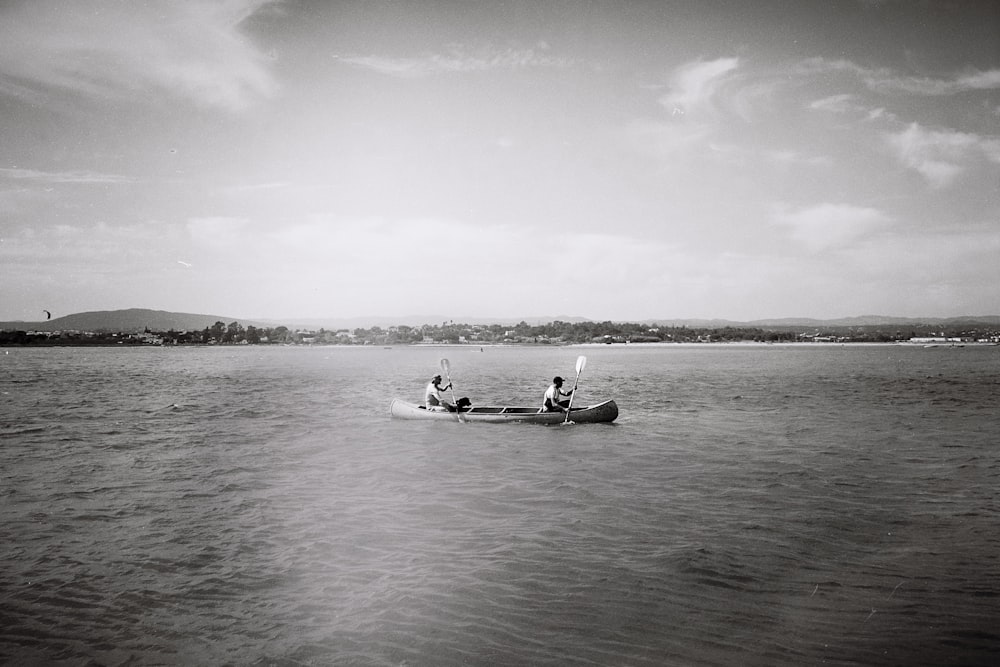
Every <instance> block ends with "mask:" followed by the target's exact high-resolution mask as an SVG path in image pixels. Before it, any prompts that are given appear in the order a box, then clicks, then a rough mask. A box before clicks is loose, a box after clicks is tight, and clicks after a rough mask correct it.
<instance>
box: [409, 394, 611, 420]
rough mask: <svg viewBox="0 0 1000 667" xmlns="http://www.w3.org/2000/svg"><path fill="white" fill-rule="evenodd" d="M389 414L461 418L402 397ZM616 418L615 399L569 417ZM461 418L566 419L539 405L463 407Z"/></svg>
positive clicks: (442, 418) (575, 412) (578, 418)
mask: <svg viewBox="0 0 1000 667" xmlns="http://www.w3.org/2000/svg"><path fill="white" fill-rule="evenodd" d="M389 414H390V415H392V416H393V417H394V418H396V419H431V420H434V419H437V420H440V421H451V422H457V421H458V415H457V414H456V413H454V412H437V411H434V410H426V409H424V408H422V407H420V406H419V405H414V404H413V403H407V402H405V401H400V400H399V399H393V401H392V403H391V404H390V405H389ZM617 418H618V405H617V404H616V403H615V402H614V401H613V400H612V401H604V402H603V403H598V404H596V405H590V406H587V407H583V408H573V411H572V412H571V413H570V418H569V420H570V421H571V422H573V423H574V424H599V423H607V422H613V421H614V420H615V419H617ZM462 419H463V420H464V421H469V422H485V423H488V424H561V423H562V422H563V421H565V419H566V415H565V414H564V413H562V412H539V411H538V408H525V407H509V406H506V407H505V406H486V407H473V408H471V409H469V410H466V411H463V412H462Z"/></svg>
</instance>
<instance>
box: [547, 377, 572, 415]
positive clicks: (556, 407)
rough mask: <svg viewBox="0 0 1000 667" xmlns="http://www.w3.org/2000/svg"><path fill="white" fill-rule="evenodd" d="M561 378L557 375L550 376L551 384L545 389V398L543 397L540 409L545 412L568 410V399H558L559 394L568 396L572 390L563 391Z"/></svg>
mask: <svg viewBox="0 0 1000 667" xmlns="http://www.w3.org/2000/svg"><path fill="white" fill-rule="evenodd" d="M562 386H563V379H562V378H561V377H559V376H558V375H557V376H555V377H554V378H552V384H550V385H549V388H548V389H546V390H545V398H544V399H543V403H542V409H543V410H545V412H568V411H569V405H570V402H569V401H563V400H560V399H559V397H560V396H570V395H572V393H573V390H572V389H570V390H569V391H563V389H562Z"/></svg>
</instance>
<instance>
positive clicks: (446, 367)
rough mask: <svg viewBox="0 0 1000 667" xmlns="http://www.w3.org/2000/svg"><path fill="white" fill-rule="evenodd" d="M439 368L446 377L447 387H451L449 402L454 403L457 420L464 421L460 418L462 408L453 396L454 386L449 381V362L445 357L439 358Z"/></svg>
mask: <svg viewBox="0 0 1000 667" xmlns="http://www.w3.org/2000/svg"><path fill="white" fill-rule="evenodd" d="M441 370H443V371H444V376H445V377H446V378H448V387H449V388H450V389H451V402H452V403H454V404H455V415H456V416H457V417H458V421H460V422H463V423H464V422H465V419H463V418H462V409H461V408H459V407H458V400H457V399H456V398H455V386H454V385H453V384H452V383H451V364H450V363H449V362H448V360H447V359H442V360H441Z"/></svg>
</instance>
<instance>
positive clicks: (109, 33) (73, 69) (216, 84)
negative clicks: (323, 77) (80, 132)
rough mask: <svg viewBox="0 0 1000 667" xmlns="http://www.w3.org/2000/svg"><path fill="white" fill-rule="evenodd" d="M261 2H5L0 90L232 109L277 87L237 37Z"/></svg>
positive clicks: (33, 96) (262, 60)
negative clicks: (152, 94)
mask: <svg viewBox="0 0 1000 667" xmlns="http://www.w3.org/2000/svg"><path fill="white" fill-rule="evenodd" d="M263 4H266V2H265V0H242V1H239V0H238V1H230V2H211V3H209V2H201V3H131V2H127V3H120V2H111V1H110V0H93V1H91V2H78V3H72V4H70V5H67V4H65V3H62V2H56V1H54V0H35V1H33V2H25V3H15V4H13V5H8V6H7V7H6V8H4V9H3V10H0V87H2V89H3V90H5V91H6V92H8V93H9V94H13V95H18V96H19V97H27V98H28V99H29V101H35V102H37V100H38V99H39V98H40V96H41V98H42V99H44V98H45V94H46V91H48V90H50V89H52V88H57V89H62V90H70V91H73V92H75V93H78V94H80V95H84V96H88V97H96V98H116V99H125V98H128V97H131V96H134V95H135V92H136V91H145V90H162V91H166V92H168V93H169V94H171V95H173V96H176V97H180V98H185V99H188V100H190V101H192V102H194V103H196V104H198V105H200V106H204V107H216V108H224V109H228V110H231V111H238V110H240V109H243V108H245V107H247V106H248V105H250V104H252V103H254V102H255V101H256V100H258V99H260V98H263V97H266V96H268V95H271V94H273V92H274V90H275V83H274V81H273V80H272V77H271V75H270V73H269V71H268V69H267V67H266V62H267V60H268V59H267V58H266V56H265V55H263V54H262V53H260V52H259V50H258V49H257V48H256V47H255V46H254V45H253V44H252V43H251V42H250V41H249V40H248V39H247V38H246V36H245V35H243V34H242V33H241V31H240V24H241V23H242V22H243V20H244V19H246V18H247V17H248V16H250V15H251V14H253V13H254V12H255V11H257V10H258V9H259V8H260V7H261V6H262V5H263Z"/></svg>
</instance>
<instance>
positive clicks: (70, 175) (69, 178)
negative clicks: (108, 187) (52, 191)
mask: <svg viewBox="0 0 1000 667" xmlns="http://www.w3.org/2000/svg"><path fill="white" fill-rule="evenodd" d="M0 178H7V179H13V180H22V181H36V182H39V183H44V184H51V183H132V182H134V181H135V179H134V178H131V177H128V176H121V175H119V174H104V173H100V172H94V171H79V170H77V171H39V170H37V169H18V168H11V169H3V168H0Z"/></svg>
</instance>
